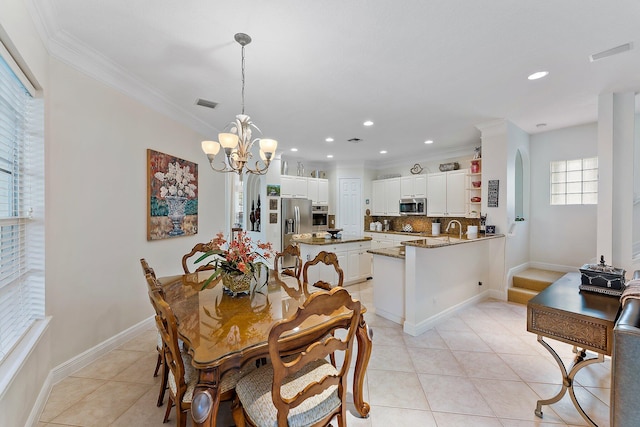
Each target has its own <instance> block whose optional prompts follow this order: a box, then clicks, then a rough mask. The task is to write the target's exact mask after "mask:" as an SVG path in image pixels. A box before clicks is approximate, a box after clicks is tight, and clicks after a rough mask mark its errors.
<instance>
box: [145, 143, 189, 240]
mask: <svg viewBox="0 0 640 427" xmlns="http://www.w3.org/2000/svg"><path fill="white" fill-rule="evenodd" d="M146 204H147V240H149V241H151V240H161V239H169V238H173V237H181V236H191V235H194V234H197V233H198V164H197V163H194V162H190V161H188V160H184V159H181V158H179V157H176V156H173V155H171V154H166V153H161V152H159V151H155V150H151V149H147V202H146Z"/></svg>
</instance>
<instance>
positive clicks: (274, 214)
mask: <svg viewBox="0 0 640 427" xmlns="http://www.w3.org/2000/svg"><path fill="white" fill-rule="evenodd" d="M277 223H278V213H277V212H272V213H270V214H269V224H277Z"/></svg>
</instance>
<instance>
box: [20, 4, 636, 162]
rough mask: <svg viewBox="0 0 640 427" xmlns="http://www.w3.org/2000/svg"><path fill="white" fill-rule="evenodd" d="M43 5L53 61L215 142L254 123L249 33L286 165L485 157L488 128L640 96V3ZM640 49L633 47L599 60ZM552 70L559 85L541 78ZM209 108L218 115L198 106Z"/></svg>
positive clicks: (589, 111) (586, 115) (526, 125)
mask: <svg viewBox="0 0 640 427" xmlns="http://www.w3.org/2000/svg"><path fill="white" fill-rule="evenodd" d="M30 7H31V11H32V15H33V16H34V21H35V23H36V26H37V27H38V29H39V31H40V34H41V36H42V38H43V39H44V40H45V43H46V44H47V47H48V49H49V51H50V52H51V54H52V55H54V56H56V57H57V58H59V59H61V60H63V61H65V62H67V63H69V64H71V65H72V66H74V67H76V68H78V69H80V70H82V71H84V72H86V73H88V74H90V75H92V76H94V77H96V78H98V79H100V80H101V81H104V82H106V83H108V84H110V85H113V86H115V87H118V88H119V89H121V90H123V91H126V92H127V93H128V94H129V95H130V96H133V97H134V98H136V99H139V100H141V101H142V102H145V103H146V104H147V105H149V106H151V107H152V108H154V109H157V110H159V111H162V112H164V113H167V114H170V115H171V116H172V117H174V118H176V119H177V120H179V121H181V122H183V123H185V124H187V125H189V126H190V127H192V128H194V129H196V130H198V131H200V132H202V133H203V134H204V135H207V136H208V137H210V138H216V136H217V133H218V132H219V131H222V130H223V129H224V127H225V126H226V124H227V123H228V122H229V121H230V120H231V119H232V118H233V117H234V116H235V115H236V114H239V113H240V108H241V102H240V101H241V67H240V63H241V56H240V52H241V50H240V45H238V44H237V43H236V42H235V41H234V38H233V37H234V34H235V33H237V32H244V33H247V34H249V35H250V36H251V37H252V38H253V42H252V43H251V44H249V45H248V46H247V47H246V93H245V105H246V108H245V109H246V113H247V114H249V115H250V116H251V117H252V119H253V121H254V122H255V123H256V124H257V125H258V126H259V127H260V129H261V130H262V133H263V135H264V136H265V137H271V138H274V139H277V140H278V141H279V146H278V150H279V151H281V152H282V153H283V155H284V156H293V157H299V158H301V159H306V160H310V161H327V157H326V156H327V155H328V154H333V156H334V157H333V159H332V161H335V162H342V163H355V162H363V161H364V162H365V164H368V165H371V166H374V167H383V166H384V165H387V164H392V163H398V162H404V163H406V162H407V159H410V160H409V162H412V161H413V160H424V159H429V158H430V157H438V156H439V157H442V156H443V155H446V154H447V153H454V152H461V151H463V150H467V152H469V153H471V151H470V147H472V146H474V145H479V143H480V132H479V131H478V130H477V128H476V125H480V124H482V123H486V122H488V121H491V120H495V119H508V120H510V121H511V122H513V123H514V124H515V125H517V126H519V127H520V128H522V129H523V130H525V131H526V132H528V133H531V134H533V133H537V132H540V131H548V130H552V129H557V128H562V127H566V126H571V125H576V124H581V123H587V122H593V121H595V120H596V119H597V100H598V94H600V93H606V92H619V91H637V90H638V89H640V44H639V43H640V30H639V28H640V27H639V26H638V23H639V22H640V2H639V1H637V0H628V1H627V0H610V1H602V0H563V1H558V0H538V1H513V0H491V1H473V0H466V1H464V0H450V1H444V0H438V1H436V0H403V1H401V2H400V1H390V0H386V1H385V0H350V1H344V0H324V1H310V0H306V1H305V0H273V1H264V0H262V1H260V0H243V1H237V0H235V1H230V0H223V1H203V0H201V1H194V0H191V1H181V2H177V1H170V0H136V1H131V0H109V1H104V0H31V2H30ZM629 42H632V43H634V47H633V49H631V50H630V51H628V52H625V53H622V54H619V55H616V56H612V57H609V58H606V59H602V60H599V61H595V62H590V61H589V55H591V54H595V53H598V52H601V51H604V50H607V49H610V48H613V47H616V46H619V45H622V44H625V43H629ZM540 70H546V71H548V72H549V75H548V76H547V77H545V78H543V79H540V80H535V81H529V80H527V76H528V75H529V74H531V73H533V72H535V71H540ZM198 98H203V99H206V100H210V101H214V102H217V103H218V104H219V105H218V106H217V108H215V109H214V110H211V109H208V108H204V107H201V106H198V105H195V101H196V99H198ZM365 120H372V121H373V122H374V125H373V126H370V127H364V126H363V125H362V123H363V122H364V121H365ZM541 124H546V125H545V126H542V125H541ZM329 136H331V137H333V138H334V142H331V143H329V142H326V141H325V138H327V137H329ZM351 138H360V139H361V142H359V143H352V142H348V140H349V139H351ZM427 139H431V140H433V141H434V143H433V144H430V145H427V144H425V143H424V141H425V140H427ZM193 144H199V141H193ZM291 148H297V149H298V152H297V153H291V152H290V149H291ZM381 150H386V151H387V153H386V154H380V153H379V152H380V151H381Z"/></svg>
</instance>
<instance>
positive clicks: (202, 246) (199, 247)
mask: <svg viewBox="0 0 640 427" xmlns="http://www.w3.org/2000/svg"><path fill="white" fill-rule="evenodd" d="M211 250H213V246H212V245H211V242H207V243H197V244H196V245H195V246H194V247H193V248H192V249H191V251H190V252H189V253H186V254H184V256H183V257H182V269H183V270H184V273H185V274H189V273H197V272H198V271H206V270H213V269H214V268H215V267H214V266H213V265H212V264H202V265H201V266H199V267H197V268H196V269H195V270H194V271H190V270H189V265H188V260H189V258H191V257H192V256H194V255H198V257H199V256H200V255H201V254H204V253H205V252H209V251H211Z"/></svg>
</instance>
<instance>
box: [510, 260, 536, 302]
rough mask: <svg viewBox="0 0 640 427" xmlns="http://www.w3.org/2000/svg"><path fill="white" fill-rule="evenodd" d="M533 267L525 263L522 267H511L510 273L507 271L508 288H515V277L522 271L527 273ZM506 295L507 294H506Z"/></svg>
mask: <svg viewBox="0 0 640 427" xmlns="http://www.w3.org/2000/svg"><path fill="white" fill-rule="evenodd" d="M530 267H531V265H530V263H529V262H524V263H522V264H520V265H516V266H515V267H511V268H510V269H509V271H507V288H512V287H513V276H515V275H516V274H518V273H520V272H521V271H525V270H526V269H527V268H530ZM505 295H506V292H505Z"/></svg>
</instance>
